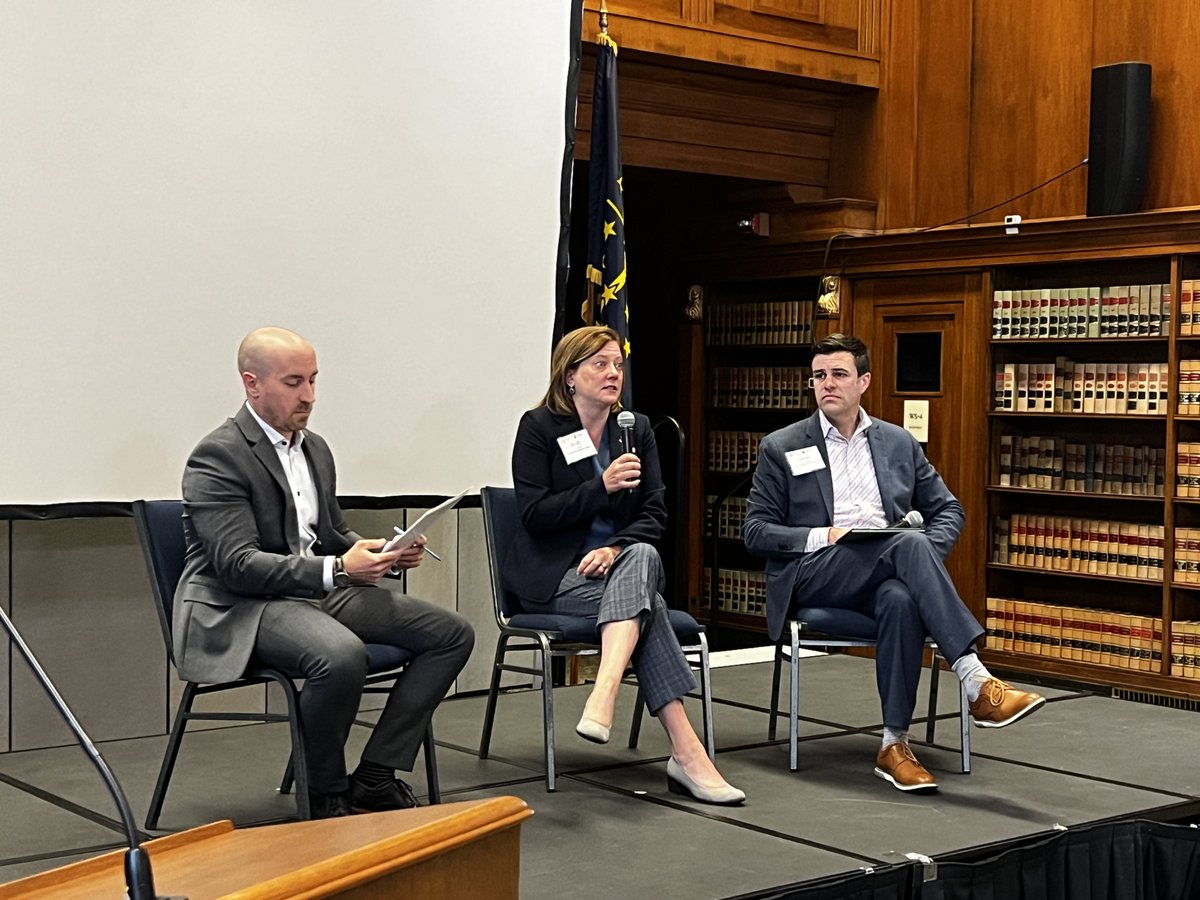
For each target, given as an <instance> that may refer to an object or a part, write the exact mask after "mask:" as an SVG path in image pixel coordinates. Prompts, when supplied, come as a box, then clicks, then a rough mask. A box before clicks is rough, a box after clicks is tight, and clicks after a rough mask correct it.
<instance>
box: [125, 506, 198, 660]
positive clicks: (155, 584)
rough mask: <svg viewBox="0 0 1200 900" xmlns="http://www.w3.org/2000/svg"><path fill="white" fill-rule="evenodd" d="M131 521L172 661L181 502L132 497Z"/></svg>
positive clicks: (183, 549)
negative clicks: (173, 615)
mask: <svg viewBox="0 0 1200 900" xmlns="http://www.w3.org/2000/svg"><path fill="white" fill-rule="evenodd" d="M133 521H134V524H135V525H137V534H138V543H140V544H141V545H142V556H143V557H144V558H145V560H146V571H147V573H149V575H150V587H151V588H152V589H153V591H154V605H155V607H157V609H158V623H159V625H161V626H162V632H163V640H164V641H165V642H166V645H167V656H168V657H170V659H171V662H172V663H174V662H175V651H174V648H173V647H172V645H171V608H172V606H173V604H174V602H175V588H176V587H177V586H178V585H179V578H180V576H181V575H183V563H184V560H185V558H186V557H187V540H186V539H185V538H184V535H183V502H182V501H180V500H135V501H134V502H133Z"/></svg>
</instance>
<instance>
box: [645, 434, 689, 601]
mask: <svg viewBox="0 0 1200 900" xmlns="http://www.w3.org/2000/svg"><path fill="white" fill-rule="evenodd" d="M653 428H654V442H655V443H656V444H658V465H659V468H660V469H661V471H662V479H663V487H664V488H665V491H664V494H663V502H664V503H666V505H667V527H666V530H665V531H664V532H663V536H662V540H661V541H659V542H658V550H659V554H660V555H661V556H662V561H663V571H664V572H665V573H666V579H667V587H666V590H665V591H664V592H663V596H664V597H666V598H667V605H668V606H674V607H676V608H678V609H687V605H688V602H687V596H686V591H685V588H686V586H687V576H686V574H685V569H684V562H685V561H686V558H687V550H686V545H687V533H686V532H687V529H686V528H685V527H684V520H685V518H686V515H685V511H684V505H685V503H686V502H687V496H688V494H687V474H688V472H687V456H686V453H685V451H686V449H687V439H686V438H685V437H684V434H683V428H682V427H681V426H680V424H679V423H678V422H677V421H676V420H675V419H673V418H672V417H671V416H659V417H658V418H657V419H655V420H654V425H653Z"/></svg>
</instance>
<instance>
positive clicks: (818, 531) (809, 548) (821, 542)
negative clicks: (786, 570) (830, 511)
mask: <svg viewBox="0 0 1200 900" xmlns="http://www.w3.org/2000/svg"><path fill="white" fill-rule="evenodd" d="M828 546H829V529H828V528H810V529H809V530H808V540H806V541H805V542H804V552H805V553H812V552H813V551H814V550H820V549H821V548H822V547H828Z"/></svg>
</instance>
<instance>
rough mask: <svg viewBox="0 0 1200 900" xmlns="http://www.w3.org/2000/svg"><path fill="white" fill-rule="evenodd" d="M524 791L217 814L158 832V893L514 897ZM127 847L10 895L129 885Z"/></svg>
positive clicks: (191, 896)
mask: <svg viewBox="0 0 1200 900" xmlns="http://www.w3.org/2000/svg"><path fill="white" fill-rule="evenodd" d="M532 815H533V810H531V809H529V808H528V807H527V806H526V805H525V802H524V801H523V800H521V799H519V798H517V797H496V798H493V799H490V800H475V801H470V802H467V803H446V804H442V805H439V806H427V807H423V808H420V809H404V810H397V811H395V812H382V813H372V814H369V815H361V816H350V817H347V818H341V819H321V820H317V821H312V822H290V823H287V824H284V825H269V826H265V827H262V828H245V829H240V830H239V829H235V828H234V827H233V823H232V822H229V821H224V822H215V823H213V824H212V825H205V826H202V827H200V828H194V829H192V830H190V831H183V832H180V833H179V834H173V835H170V836H168V837H164V838H159V839H158V840H155V841H150V842H149V843H147V844H146V845H145V847H146V850H147V851H148V852H149V854H150V858H151V862H152V865H153V867H154V887H155V890H156V892H157V893H158V894H159V896H171V895H176V896H183V897H187V898H188V900H215V898H219V897H224V898H237V900H283V898H289V900H300V898H316V897H342V898H347V900H348V898H353V900H383V898H393V897H421V898H423V900H448V898H460V897H461V898H477V897H481V896H487V897H489V898H496V900H500V898H511V900H517V897H518V889H519V885H520V874H521V871H520V864H521V853H520V850H521V844H520V825H521V822H522V821H523V820H524V819H526V818H528V817H529V816H532ZM123 864H124V851H120V850H118V851H114V852H112V853H107V854H105V855H103V856H98V857H95V858H94V859H89V860H84V861H83V862H78V863H74V864H72V865H69V866H63V867H62V868H60V869H54V870H53V871H50V872H43V873H41V874H40V875H34V876H31V877H29V878H23V879H21V880H20V881H13V882H10V883H9V884H6V885H0V898H5V900H7V898H21V900H32V898H45V900H50V898H54V900H77V898H78V900H104V898H113V900H118V898H121V897H124V896H125V878H124V874H123Z"/></svg>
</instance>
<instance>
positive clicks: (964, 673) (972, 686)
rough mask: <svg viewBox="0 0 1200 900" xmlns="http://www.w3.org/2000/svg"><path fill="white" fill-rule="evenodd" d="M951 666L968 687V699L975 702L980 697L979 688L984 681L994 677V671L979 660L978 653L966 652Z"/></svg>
mask: <svg viewBox="0 0 1200 900" xmlns="http://www.w3.org/2000/svg"><path fill="white" fill-rule="evenodd" d="M950 668H951V669H953V670H954V674H955V675H957V676H958V680H959V681H961V682H962V683H963V684H964V685H965V686H966V688H967V699H968V700H970V701H971V702H972V703H974V702H975V701H976V700H978V699H979V690H980V688H982V687H983V683H984V682H985V681H987V680H988V679H989V678H991V677H992V673H991V672H989V671H988V670H987V667H986V666H984V664H983V663H981V662H980V661H979V655H978V654H977V653H964V654H963V655H962V656H960V657H959V658H958V659H956V660H955V661H954V662H953V663H952V664H951V665H950Z"/></svg>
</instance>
